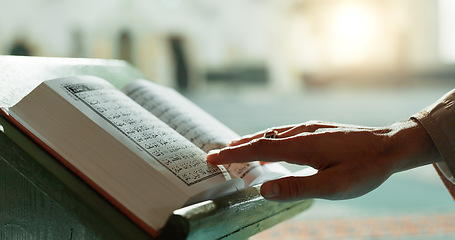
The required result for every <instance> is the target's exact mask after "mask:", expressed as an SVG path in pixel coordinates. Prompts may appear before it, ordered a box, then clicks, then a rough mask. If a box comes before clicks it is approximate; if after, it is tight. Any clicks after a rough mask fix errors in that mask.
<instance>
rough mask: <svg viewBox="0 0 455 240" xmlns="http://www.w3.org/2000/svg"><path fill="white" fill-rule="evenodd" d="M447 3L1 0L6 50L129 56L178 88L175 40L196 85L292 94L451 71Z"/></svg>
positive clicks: (0, 32) (0, 36) (0, 28)
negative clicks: (217, 83)
mask: <svg viewBox="0 0 455 240" xmlns="http://www.w3.org/2000/svg"><path fill="white" fill-rule="evenodd" d="M440 1H444V0H439V1H437V0H369V1H365V0H287V1H278V0H273V1H265V2H264V1H255V0H231V1H224V2H214V1H210V0H192V1H183V0H172V1H165V0H162V1H146V0H128V1H126V0H105V1H101V0H99V1H89V0H80V1H69V0H68V1H46V0H35V1H29V0H16V1H8V0H0V4H1V6H2V7H1V8H0V52H1V53H2V54H9V53H10V52H11V49H12V48H13V46H14V45H15V44H17V43H18V42H22V43H23V44H24V45H25V46H26V47H27V50H29V51H30V54H32V55H38V56H57V57H94V58H122V59H126V60H127V61H129V62H131V63H132V64H134V65H136V66H137V67H139V68H140V69H141V70H142V72H144V73H145V74H146V75H147V77H148V78H150V79H152V80H155V81H158V82H161V83H163V84H165V85H170V86H177V84H178V83H177V81H176V74H175V66H174V65H175V61H174V60H173V56H172V54H173V52H172V46H171V45H170V44H169V38H170V37H172V36H178V37H179V38H181V39H182V42H183V44H182V46H184V47H182V52H183V53H184V55H185V59H186V62H187V68H188V86H189V87H190V88H191V87H198V86H202V85H204V84H205V81H204V77H205V76H206V74H205V73H207V72H211V71H212V72H226V71H228V72H229V71H231V72H232V71H238V69H240V70H244V69H245V68H247V69H248V68H250V69H258V68H259V69H261V68H263V69H265V71H267V74H268V76H269V78H270V81H267V82H266V83H267V84H269V85H270V87H273V88H283V89H292V88H294V87H295V86H296V85H300V84H301V81H302V78H305V76H330V75H343V74H345V75H349V74H366V73H368V74H370V75H371V74H379V75H380V74H396V73H398V74H409V73H420V72H426V71H433V70H434V69H440V68H445V67H447V65H446V63H444V62H442V61H441V56H440V50H439V47H440V46H439V43H440V42H441V41H440V36H441V35H440V34H439V32H438V30H440V28H439V27H438V26H439V20H440V17H439V15H438V11H439V10H438V6H439V5H438V4H439V2H440ZM87 6H90V7H87ZM453 13H454V14H455V10H453ZM124 33H127V35H128V39H127V40H128V41H129V45H130V47H129V48H128V49H129V50H125V49H123V50H122V47H121V46H124V44H123V45H122V44H121V41H122V38H121V36H122V34H124ZM123 41H125V39H123ZM122 51H127V52H129V53H128V54H127V53H126V52H122ZM228 76H231V75H228Z"/></svg>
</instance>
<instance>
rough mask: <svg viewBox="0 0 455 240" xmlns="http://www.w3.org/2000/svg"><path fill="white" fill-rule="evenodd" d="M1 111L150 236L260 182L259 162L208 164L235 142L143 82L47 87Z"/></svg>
mask: <svg viewBox="0 0 455 240" xmlns="http://www.w3.org/2000/svg"><path fill="white" fill-rule="evenodd" d="M0 112H1V113H2V114H3V115H4V116H5V117H6V118H8V119H9V120H10V121H11V122H13V123H14V124H15V125H16V126H18V127H19V128H20V129H21V130H23V131H24V132H25V133H27V134H28V135H29V136H30V137H32V138H33V139H34V140H35V141H36V142H37V143H39V144H40V145H41V146H43V147H44V148H45V149H46V150H47V151H49V152H50V153H51V154H52V155H54V156H55V157H56V158H57V159H58V160H59V161H61V162H62V163H63V164H64V165H65V166H67V167H68V168H69V169H71V170H72V171H73V172H74V173H76V174H77V175H78V176H79V177H81V178H82V179H83V180H84V181H85V182H87V183H88V184H90V185H91V186H92V187H93V188H94V189H96V190H97V191H98V192H99V193H100V194H101V195H103V196H104V197H105V198H106V199H108V200H109V201H110V202H111V203H113V204H114V205H115V206H116V207H118V208H119V209H120V210H121V211H122V212H124V213H125V214H126V215H127V216H128V217H130V218H131V219H132V220H133V221H135V222H136V223H137V224H138V225H139V226H141V227H142V228H143V229H144V230H146V231H147V232H148V233H150V234H151V235H153V236H157V235H158V234H159V230H160V229H161V228H162V227H163V226H164V224H165V222H166V220H167V218H168V217H169V216H170V215H171V213H172V212H173V211H174V210H176V209H178V208H181V207H182V206H185V205H188V204H192V203H196V202H199V201H203V200H207V199H212V198H216V197H218V196H220V195H223V194H227V193H229V192H232V191H236V190H238V189H241V188H243V187H245V186H249V185H251V184H253V183H256V182H257V181H258V179H261V181H262V180H266V178H264V176H266V175H267V173H266V172H267V168H263V167H262V166H261V165H260V164H259V163H257V162H256V163H255V162H253V163H244V164H231V165H227V166H214V165H211V164H209V163H207V162H206V161H205V158H206V152H208V151H209V150H211V149H217V148H220V147H224V146H226V144H227V143H229V142H230V141H231V140H233V139H235V138H238V135H237V134H235V133H234V132H233V131H231V130H230V129H229V128H227V127H226V126H225V125H223V124H221V123H220V122H219V121H217V120H216V119H214V118H213V117H211V116H210V115H209V114H207V113H206V112H204V111H203V110H201V109H200V108H198V107H197V106H196V105H194V104H193V103H191V102H190V101H188V100H187V99H186V98H184V97H183V96H181V95H180V94H179V93H177V92H175V91H174V90H172V89H170V88H166V87H163V86H160V85H157V84H154V83H152V82H149V81H147V80H137V81H133V82H131V83H130V84H128V85H127V86H125V88H124V89H123V90H122V91H120V90H118V89H116V88H114V87H113V86H112V85H110V84H109V83H108V82H107V81H105V80H104V79H101V78H98V77H93V76H76V77H68V78H59V79H55V80H48V81H45V82H43V83H42V84H40V85H39V86H38V87H37V88H35V89H34V90H33V91H32V92H31V93H30V94H28V95H27V96H26V97H24V98H23V99H22V100H21V101H19V103H17V104H16V105H14V106H13V107H10V108H8V109H2V111H0ZM284 171H285V170H284V169H282V171H279V172H278V173H277V174H270V177H277V176H278V175H279V174H282V173H285V172H284Z"/></svg>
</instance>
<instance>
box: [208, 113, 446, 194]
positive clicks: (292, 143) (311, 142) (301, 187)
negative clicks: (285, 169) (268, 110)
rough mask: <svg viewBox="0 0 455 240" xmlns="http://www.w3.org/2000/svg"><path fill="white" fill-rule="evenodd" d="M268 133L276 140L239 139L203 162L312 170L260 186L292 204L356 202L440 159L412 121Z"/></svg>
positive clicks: (260, 136)
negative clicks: (397, 177)
mask: <svg viewBox="0 0 455 240" xmlns="http://www.w3.org/2000/svg"><path fill="white" fill-rule="evenodd" d="M273 130H276V131H278V136H277V138H273V139H270V138H263V134H264V132H259V133H256V134H253V135H250V136H245V137H243V138H242V139H240V140H238V141H234V142H232V143H231V145H230V146H229V147H226V148H224V149H221V150H218V151H213V152H210V153H209V155H208V156H207V161H208V162H210V163H212V164H227V163H233V162H249V161H265V162H273V161H286V162H288V163H294V164H300V165H309V166H311V167H313V168H315V169H317V170H318V173H316V174H315V175H312V176H307V177H285V178H281V179H277V180H272V181H269V182H266V183H264V184H263V185H262V186H261V194H262V195H263V196H264V197H265V198H267V199H270V200H277V201H293V200H299V199H306V198H324V199H333V200H334V199H348V198H354V197H358V196H361V195H363V194H366V193H368V192H370V191H371V190H373V189H375V188H377V187H378V186H379V185H381V184H382V183H383V182H384V181H385V180H386V179H387V178H388V177H389V176H391V175H392V174H393V173H396V172H399V171H403V170H407V169H410V168H414V167H418V166H421V165H425V164H429V163H433V162H436V161H440V160H441V159H440V157H439V154H438V152H437V150H436V148H435V147H434V146H433V143H432V141H431V139H430V138H429V136H428V134H427V133H426V131H425V130H424V129H423V127H422V126H421V125H420V124H419V123H417V122H414V121H412V120H409V121H407V122H402V123H396V124H393V125H391V126H387V127H361V126H354V125H342V124H336V123H325V122H314V121H312V122H307V123H303V124H299V125H292V126H285V127H279V128H274V129H273Z"/></svg>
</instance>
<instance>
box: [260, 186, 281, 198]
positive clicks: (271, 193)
mask: <svg viewBox="0 0 455 240" xmlns="http://www.w3.org/2000/svg"><path fill="white" fill-rule="evenodd" d="M261 195H262V196H264V197H265V198H271V197H276V196H278V195H280V185H279V184H278V183H271V184H267V183H264V185H262V187H261Z"/></svg>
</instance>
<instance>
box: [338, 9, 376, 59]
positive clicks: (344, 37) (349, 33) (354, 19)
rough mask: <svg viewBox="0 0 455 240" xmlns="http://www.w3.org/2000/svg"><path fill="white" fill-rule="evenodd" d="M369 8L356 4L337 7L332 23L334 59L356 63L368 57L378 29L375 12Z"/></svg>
mask: <svg viewBox="0 0 455 240" xmlns="http://www.w3.org/2000/svg"><path fill="white" fill-rule="evenodd" d="M368 10H369V9H367V8H365V7H362V5H355V4H349V5H343V6H340V7H339V8H337V9H336V11H335V12H334V15H333V18H332V21H331V24H330V26H331V32H332V35H331V39H332V41H331V52H332V54H333V57H334V61H336V62H341V63H343V64H355V63H359V62H360V61H362V60H363V59H364V58H365V57H366V55H367V52H368V47H369V46H371V43H372V42H373V41H374V33H375V30H376V29H377V22H376V19H375V18H374V15H373V12H372V11H368Z"/></svg>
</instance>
